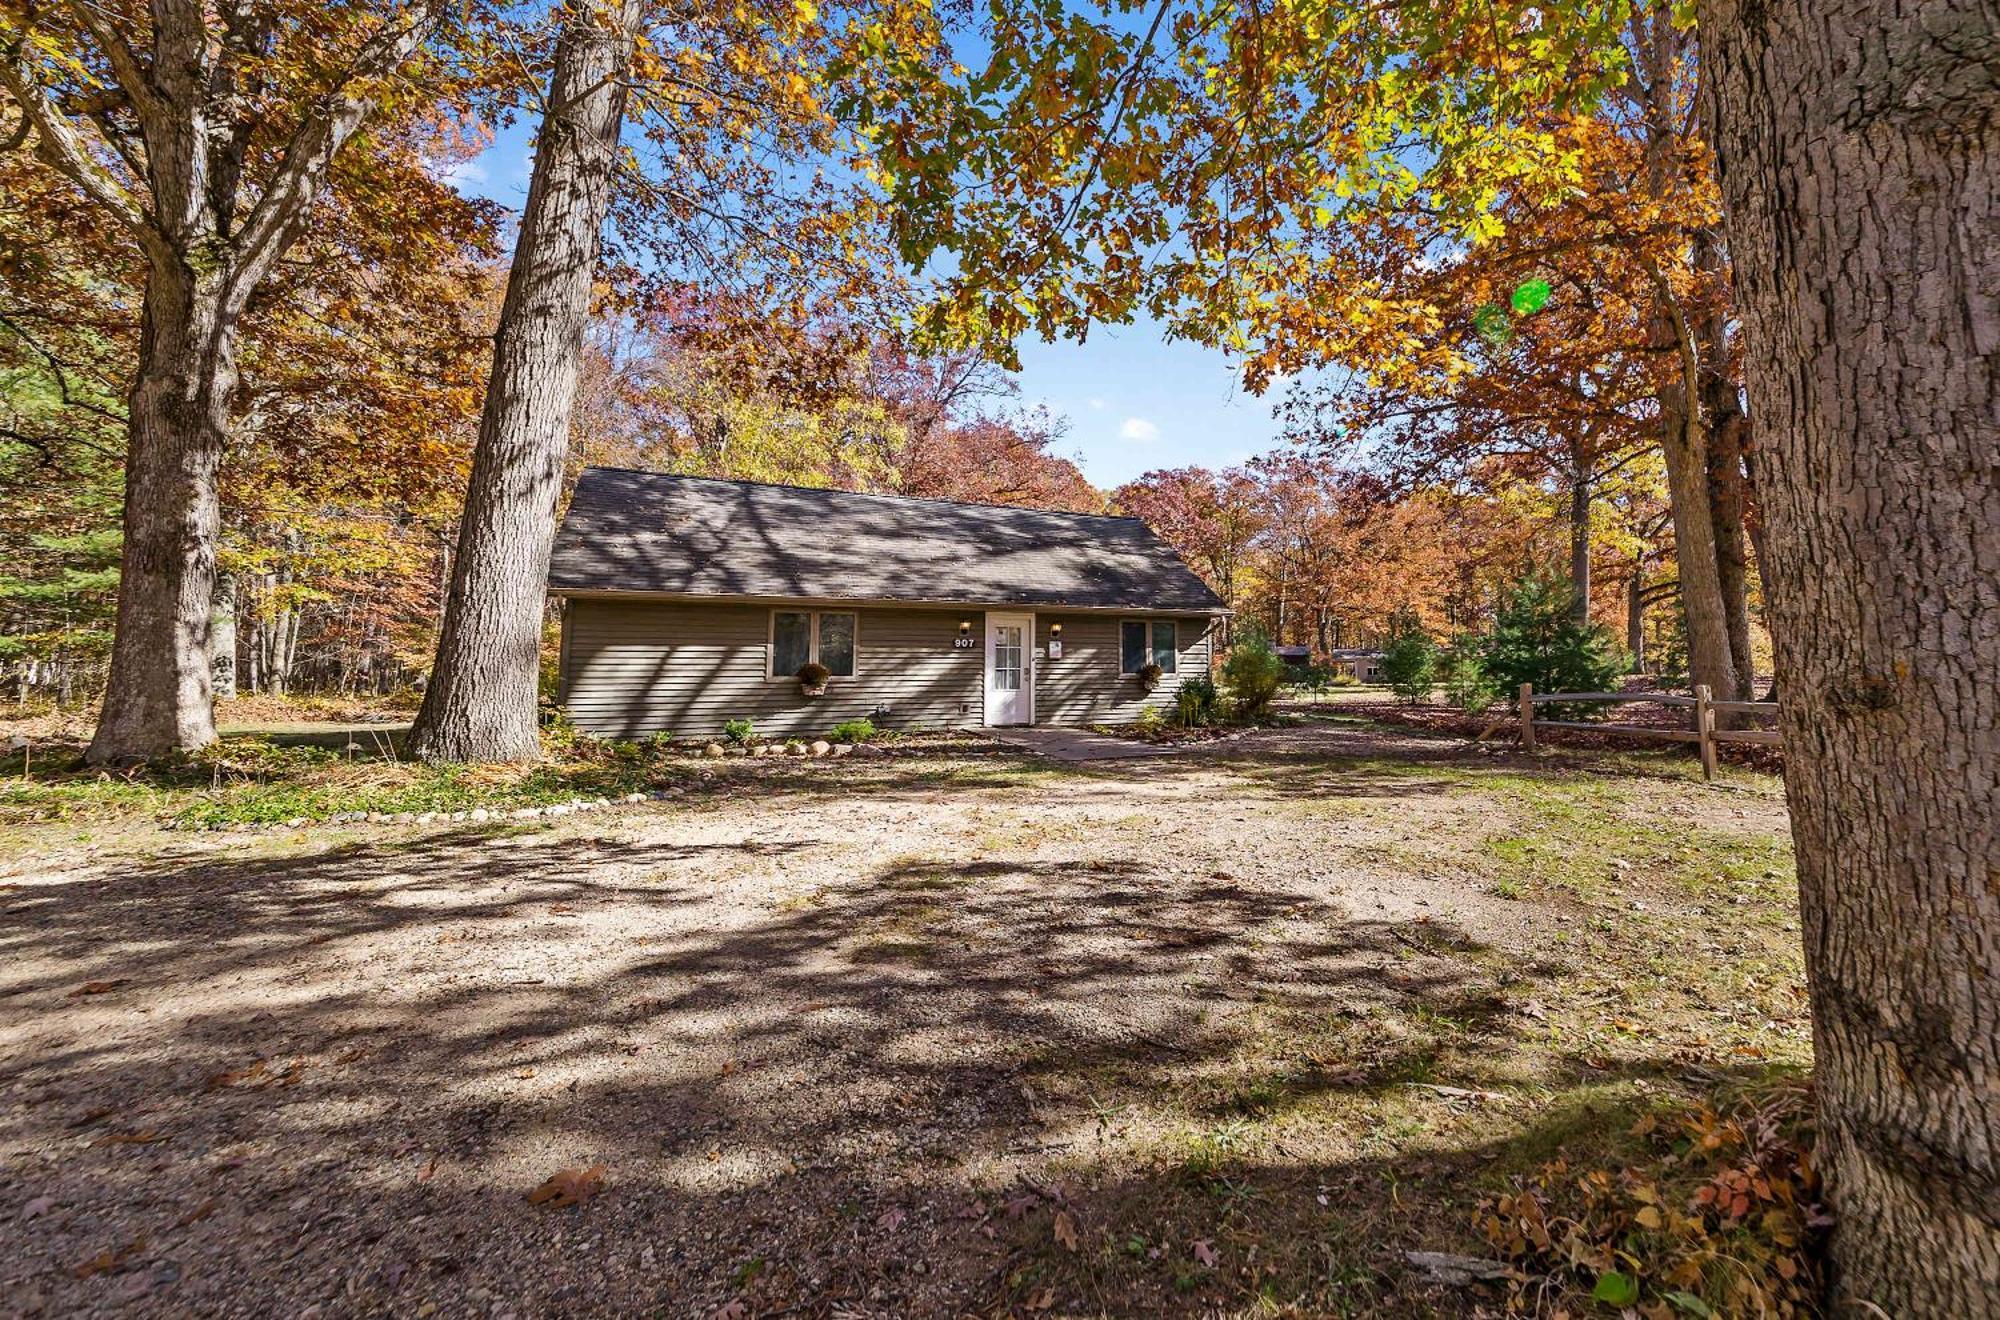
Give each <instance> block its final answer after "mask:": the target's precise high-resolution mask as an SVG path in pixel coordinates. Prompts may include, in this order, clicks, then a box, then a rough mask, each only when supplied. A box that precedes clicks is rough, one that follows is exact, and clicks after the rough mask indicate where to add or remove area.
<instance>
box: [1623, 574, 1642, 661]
mask: <svg viewBox="0 0 2000 1320" xmlns="http://www.w3.org/2000/svg"><path fill="white" fill-rule="evenodd" d="M1625 649H1626V650H1628V651H1630V652H1631V653H1632V672H1633V673H1635V674H1643V673H1645V672H1646V561H1645V560H1644V559H1643V558H1641V559H1638V560H1635V561H1634V562H1633V564H1632V580H1631V582H1630V583H1628V584H1627V585H1626V587H1625Z"/></svg>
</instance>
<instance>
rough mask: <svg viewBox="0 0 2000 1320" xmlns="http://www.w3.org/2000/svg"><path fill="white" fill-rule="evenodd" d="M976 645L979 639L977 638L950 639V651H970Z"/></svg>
mask: <svg viewBox="0 0 2000 1320" xmlns="http://www.w3.org/2000/svg"><path fill="white" fill-rule="evenodd" d="M978 644H979V639H978V638H977V637H954V638H952V639H951V649H952V650H954V651H970V650H971V649H972V648H973V647H975V646H977V645H978Z"/></svg>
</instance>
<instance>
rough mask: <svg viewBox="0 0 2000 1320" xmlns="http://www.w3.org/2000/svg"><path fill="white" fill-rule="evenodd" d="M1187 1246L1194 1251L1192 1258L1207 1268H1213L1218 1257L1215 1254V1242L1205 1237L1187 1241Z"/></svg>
mask: <svg viewBox="0 0 2000 1320" xmlns="http://www.w3.org/2000/svg"><path fill="white" fill-rule="evenodd" d="M1188 1248H1189V1250H1191V1251H1193V1252H1194V1258H1195V1259H1196V1260H1197V1261H1199V1262H1201V1263H1202V1264H1203V1265H1206V1266H1207V1267H1208V1268H1209V1269H1214V1268H1215V1262H1216V1261H1217V1260H1219V1259H1220V1257H1218V1256H1217V1255H1216V1252H1215V1244H1214V1243H1213V1242H1210V1241H1209V1240H1208V1239H1207V1238H1197V1239H1195V1240H1194V1241H1193V1242H1190V1243H1188Z"/></svg>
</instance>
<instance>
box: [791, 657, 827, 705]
mask: <svg viewBox="0 0 2000 1320" xmlns="http://www.w3.org/2000/svg"><path fill="white" fill-rule="evenodd" d="M832 677H833V671H832V670H831V669H828V668H827V667H826V666H825V665H823V664H820V663H819V662H818V661H808V662H806V663H805V664H803V665H800V666H799V674H798V678H799V695H801V696H806V697H823V696H825V695H826V681H827V680H828V679H829V678H832Z"/></svg>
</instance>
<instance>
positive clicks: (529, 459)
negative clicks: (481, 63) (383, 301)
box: [411, 0, 637, 761]
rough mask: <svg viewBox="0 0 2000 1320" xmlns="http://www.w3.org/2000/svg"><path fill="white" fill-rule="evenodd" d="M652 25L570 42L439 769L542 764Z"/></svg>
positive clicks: (449, 614)
mask: <svg viewBox="0 0 2000 1320" xmlns="http://www.w3.org/2000/svg"><path fill="white" fill-rule="evenodd" d="M636 22H637V6H636V4H633V3H632V2H631V0H626V3H625V4H624V5H623V6H622V7H620V8H618V9H616V10H614V11H612V12H609V13H607V12H603V11H595V12H593V11H592V10H590V9H588V8H584V9H579V10H578V11H577V12H576V13H575V14H574V16H572V17H571V19H570V20H569V22H568V24H567V26H566V27H565V29H564V31H563V34H562V36H561V38H560V39H559V41H558V44H557V49H556V62H555V68H554V71H553V73H552V74H551V76H550V85H549V107H548V112H547V115H546V117H545V118H544V120H543V123H542V131H541V139H540V141H539V142H538V143H537V145H536V149H535V165H534V173H533V176H532V179H531V181H530V182H529V185H528V204H527V210H526V212H525V214H523V216H522V218H521V235H520V238H519V240H518V241H517V242H516V244H515V247H514V265H513V270H512V272H511V273H510V275H509V277H508V280H507V298H506V301H505V303H504V304H503V306H502V308H501V312H500V329H499V334H498V338H497V340H496V342H495V345H494V354H493V371H492V375H491V378H490V379H489V381H488V383H487V390H486V405H485V411H484V413H483V415H482V416H481V418H480V422H479V442H478V446H477V448H476V449H475V450H474V453H473V461H472V481H471V485H470V487H469V488H468V490H467V493H466V502H465V516H464V519H463V521H462V522H461V523H460V525H459V534H458V554H457V556H456V560H457V562H456V563H455V564H454V566H453V569H452V577H451V595H450V597H449V598H448V599H447V600H446V602H445V613H444V624H443V627H442V629H441V630H440V635H439V639H438V654H437V665H436V668H435V669H434V670H433V671H432V674H431V681H430V684H429V686H428V687H426V688H425V690H424V701H423V706H422V708H421V709H419V710H418V712H417V721H416V725H415V727H414V728H413V729H412V731H411V741H412V746H413V748H414V750H415V751H416V753H417V755H419V756H421V757H423V758H425V759H426V760H431V761H522V760H530V759H532V758H534V757H535V756H537V755H539V754H540V743H539V740H538V739H537V737H536V729H535V690H536V682H537V678H538V670H539V662H540V658H541V645H542V602H543V599H544V597H545V594H546V579H547V577H548V569H549V553H550V550H551V548H552V546H553V545H554V541H555V525H556V501H557V499H558V498H559V496H560V495H561V493H562V479H563V459H564V456H565V454H566V452H567V449H568V445H569V423H570V412H571V409H572V407H573V405H574V404H575V402H576V381H577V356H578V353H579V352H580V350H581V348H582V344H583V330H584V322H585V320H586V319H587V318H588V316H589V313H590V304H591V290H592V283H593V277H594V275H595V272H596V269H597V253H598V245H599V239H600V235H601V232H602V230H603V228H604V220H605V214H606V211H607V209H608V207H609V205H610V199H611V170H612V165H613V163H614V159H615V157H616V155H617V151H618V136H619V131H620V129H621V128H622V127H623V124H624V118H625V84H624V74H625V70H626V68H627V66H628V65H629V64H630V62H631V56H632V43H633V30H634V27H635V26H636Z"/></svg>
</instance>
